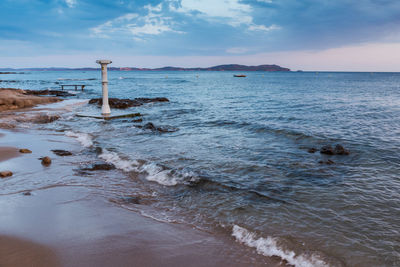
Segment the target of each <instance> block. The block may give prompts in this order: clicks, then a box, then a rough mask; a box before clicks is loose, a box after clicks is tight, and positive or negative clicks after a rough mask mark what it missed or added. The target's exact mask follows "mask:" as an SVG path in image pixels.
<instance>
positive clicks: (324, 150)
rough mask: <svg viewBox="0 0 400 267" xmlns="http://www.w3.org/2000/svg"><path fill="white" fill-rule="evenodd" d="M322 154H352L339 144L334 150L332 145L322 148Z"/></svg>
mask: <svg viewBox="0 0 400 267" xmlns="http://www.w3.org/2000/svg"><path fill="white" fill-rule="evenodd" d="M320 153H321V154H326V155H349V154H350V152H349V151H348V150H347V149H345V148H344V147H343V146H342V145H340V144H337V145H336V146H335V148H333V147H332V146H330V145H327V146H323V147H321V150H320Z"/></svg>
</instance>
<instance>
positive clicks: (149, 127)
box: [135, 122, 179, 133]
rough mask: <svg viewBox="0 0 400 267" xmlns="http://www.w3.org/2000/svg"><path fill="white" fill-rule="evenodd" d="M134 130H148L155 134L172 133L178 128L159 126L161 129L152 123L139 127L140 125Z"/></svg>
mask: <svg viewBox="0 0 400 267" xmlns="http://www.w3.org/2000/svg"><path fill="white" fill-rule="evenodd" d="M135 127H136V128H140V129H143V130H149V131H152V132H157V133H173V132H176V131H178V130H179V129H178V128H174V127H171V126H161V127H156V126H155V125H154V124H153V123H151V122H148V123H146V124H145V125H143V126H141V125H136V126H135Z"/></svg>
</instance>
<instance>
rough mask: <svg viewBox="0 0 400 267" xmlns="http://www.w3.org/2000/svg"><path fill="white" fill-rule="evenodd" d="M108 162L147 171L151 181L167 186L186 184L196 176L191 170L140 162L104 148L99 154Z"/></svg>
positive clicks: (123, 168) (134, 169)
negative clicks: (175, 169) (184, 170)
mask: <svg viewBox="0 0 400 267" xmlns="http://www.w3.org/2000/svg"><path fill="white" fill-rule="evenodd" d="M99 157H100V158H101V159H104V160H105V161H106V162H108V163H112V164H114V166H115V167H116V168H117V169H120V170H123V171H126V172H129V171H136V172H139V173H145V174H146V175H145V179H146V180H148V181H151V182H156V183H159V184H161V185H165V186H175V185H177V184H184V183H186V182H188V181H193V180H195V179H196V176H195V175H193V174H192V173H190V172H177V171H174V170H170V169H166V168H164V167H162V166H160V165H157V164H156V163H148V162H145V163H139V162H138V161H136V160H129V159H123V158H121V157H120V156H119V155H118V154H117V153H115V152H112V151H108V150H107V149H103V153H102V154H100V156H99Z"/></svg>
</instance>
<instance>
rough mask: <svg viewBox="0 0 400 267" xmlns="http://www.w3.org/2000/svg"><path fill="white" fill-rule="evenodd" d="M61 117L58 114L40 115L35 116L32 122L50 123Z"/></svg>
mask: <svg viewBox="0 0 400 267" xmlns="http://www.w3.org/2000/svg"><path fill="white" fill-rule="evenodd" d="M59 118H60V116H58V115H39V116H37V117H35V118H34V119H33V121H32V122H34V123H39V124H44V123H50V122H53V121H56V120H58V119H59Z"/></svg>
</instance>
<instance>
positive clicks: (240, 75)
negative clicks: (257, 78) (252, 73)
mask: <svg viewBox="0 0 400 267" xmlns="http://www.w3.org/2000/svg"><path fill="white" fill-rule="evenodd" d="M233 77H246V75H244V74H235V75H233Z"/></svg>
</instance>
